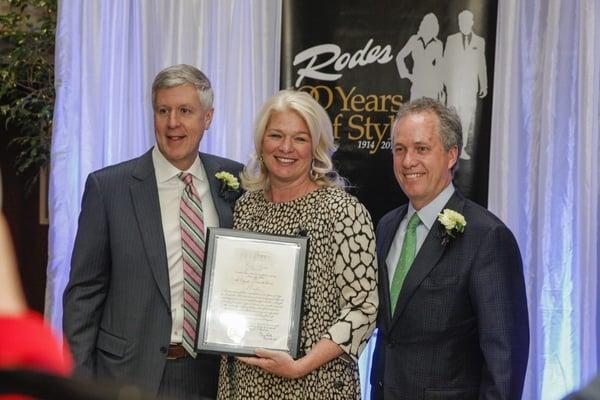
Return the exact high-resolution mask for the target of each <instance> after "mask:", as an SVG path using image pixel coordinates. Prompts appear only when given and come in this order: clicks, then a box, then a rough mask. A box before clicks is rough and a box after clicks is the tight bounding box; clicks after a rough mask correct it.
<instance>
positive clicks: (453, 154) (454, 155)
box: [448, 145, 458, 170]
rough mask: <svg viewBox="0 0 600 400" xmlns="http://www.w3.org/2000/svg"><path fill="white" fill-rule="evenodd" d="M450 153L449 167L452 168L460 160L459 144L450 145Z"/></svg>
mask: <svg viewBox="0 0 600 400" xmlns="http://www.w3.org/2000/svg"><path fill="white" fill-rule="evenodd" d="M448 154H449V155H450V159H449V160H448V169H449V170H451V169H452V167H454V166H455V165H456V163H457V162H458V146H456V145H454V146H452V147H450V150H448Z"/></svg>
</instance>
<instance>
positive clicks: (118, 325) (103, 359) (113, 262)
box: [63, 151, 242, 393]
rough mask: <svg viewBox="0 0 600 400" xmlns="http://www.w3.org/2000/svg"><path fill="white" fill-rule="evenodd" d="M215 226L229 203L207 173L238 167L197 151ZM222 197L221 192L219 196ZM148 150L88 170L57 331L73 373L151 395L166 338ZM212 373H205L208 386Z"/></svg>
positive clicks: (165, 291) (228, 213) (167, 310)
mask: <svg viewBox="0 0 600 400" xmlns="http://www.w3.org/2000/svg"><path fill="white" fill-rule="evenodd" d="M200 159H201V161H202V164H203V166H204V168H205V171H206V175H207V177H208V180H209V185H210V191H211V195H212V199H213V201H214V204H215V207H216V209H217V213H218V215H219V224H220V226H221V227H231V226H232V217H233V212H232V207H233V203H234V201H235V199H234V198H226V197H225V196H223V193H221V192H220V182H219V181H218V180H217V179H216V178H215V176H214V175H215V173H216V172H218V171H221V170H224V171H228V172H231V173H232V174H234V175H238V174H239V172H240V171H241V169H242V165H241V164H240V163H237V162H235V161H231V160H227V159H225V158H221V157H217V156H213V155H209V154H204V153H200ZM226 194H229V193H227V192H226ZM170 296H171V295H170V286H169V273H168V267H167V256H166V249H165V240H164V235H163V230H162V223H161V213H160V203H159V197H158V189H157V184H156V177H155V173H154V165H153V163H152V151H148V152H147V153H145V154H144V155H142V156H141V157H139V158H136V159H133V160H129V161H126V162H123V163H121V164H118V165H114V166H110V167H107V168H104V169H101V170H99V171H96V172H93V173H92V174H90V175H89V176H88V179H87V181H86V185H85V192H84V194H83V200H82V207H81V214H80V216H79V228H78V231H77V237H76V240H75V246H74V250H73V256H72V260H71V273H70V279H69V283H68V285H67V288H66V290H65V293H64V298H63V306H64V314H63V328H64V333H65V336H66V338H67V340H68V343H69V346H70V348H71V351H72V352H73V357H74V359H75V364H76V370H77V371H78V372H79V373H83V374H87V375H91V376H94V377H99V378H105V379H113V380H125V381H127V382H131V383H135V384H137V385H140V386H141V387H143V388H144V389H145V390H148V391H149V392H150V393H156V392H157V390H158V387H159V385H160V382H161V377H162V374H163V370H164V367H165V363H166V353H167V348H168V346H169V342H170V338H171V322H172V319H171V305H170V304H171V297H170ZM214 365H215V370H214V371H207V374H210V375H212V379H214V381H216V379H217V375H218V370H217V368H218V364H217V362H216V360H215V363H214Z"/></svg>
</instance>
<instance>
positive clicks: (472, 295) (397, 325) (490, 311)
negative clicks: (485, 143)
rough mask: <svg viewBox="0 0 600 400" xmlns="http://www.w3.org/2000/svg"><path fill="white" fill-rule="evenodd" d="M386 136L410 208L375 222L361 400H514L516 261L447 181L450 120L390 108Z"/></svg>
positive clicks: (519, 348)
mask: <svg viewBox="0 0 600 400" xmlns="http://www.w3.org/2000/svg"><path fill="white" fill-rule="evenodd" d="M392 135H393V137H392V148H393V159H394V173H395V176H396V179H397V180H398V183H399V184H400V187H401V188H402V190H403V191H404V193H405V194H406V196H407V197H408V199H409V204H407V205H404V206H401V207H399V208H397V209H394V210H392V211H391V212H389V213H388V214H386V215H385V216H384V217H383V218H382V219H381V221H380V222H379V224H378V226H377V232H376V235H377V254H378V261H379V266H380V269H379V271H380V272H379V273H380V275H379V298H380V308H379V317H378V328H379V334H378V337H377V345H376V348H375V352H374V356H373V367H372V374H371V385H372V399H385V400H388V399H394V400H399V399H461V400H468V399H506V400H517V399H520V398H521V393H522V389H523V381H524V379H525V370H526V367H527V356H528V349H529V326H528V317H527V301H526V297H525V285H524V280H523V267H522V263H521V256H520V253H519V249H518V247H517V243H516V241H515V238H514V237H513V235H512V233H511V232H510V231H509V229H508V228H507V227H506V226H505V225H504V224H503V223H502V221H500V220H499V219H498V218H497V217H495V216H494V215H493V214H492V213H490V212H489V211H487V210H486V209H484V208H483V207H481V206H479V205H477V204H475V203H473V202H472V201H470V200H467V199H466V198H465V197H463V196H462V195H461V194H460V193H459V192H458V191H457V190H456V189H455V188H454V185H453V184H452V177H453V172H454V169H455V167H456V163H457V160H458V157H459V156H460V151H461V149H462V143H461V141H462V132H461V125H460V119H459V117H458V116H457V114H456V112H455V111H454V110H453V109H449V108H447V107H446V106H444V105H443V104H441V103H439V102H438V101H436V100H432V99H428V98H421V99H418V100H415V101H413V102H411V103H408V104H404V105H403V106H402V107H401V109H400V110H399V112H398V115H397V117H396V121H395V123H394V126H393V130H392ZM415 213H416V216H415V217H414V218H413V214H415ZM441 213H443V214H444V216H445V217H441V216H440V214H441ZM409 221H411V223H410V224H409ZM442 221H443V222H444V223H442ZM410 226H412V228H410ZM407 228H408V229H407ZM405 242H406V243H405ZM411 248H412V253H413V256H412V257H411V256H410V254H411V251H410V249H411ZM407 255H408V256H407ZM399 260H400V262H399ZM404 265H407V267H406V268H405V267H403V266H404ZM406 271H407V272H406ZM392 293H396V294H395V295H394V294H392Z"/></svg>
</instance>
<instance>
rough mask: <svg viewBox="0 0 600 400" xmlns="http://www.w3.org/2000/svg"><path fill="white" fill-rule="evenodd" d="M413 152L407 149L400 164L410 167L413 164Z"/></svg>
mask: <svg viewBox="0 0 600 400" xmlns="http://www.w3.org/2000/svg"><path fill="white" fill-rule="evenodd" d="M415 160H416V158H415V154H414V152H413V151H412V150H407V151H406V152H405V153H404V158H403V159H402V166H403V167H405V168H409V167H412V166H413V165H414V164H415Z"/></svg>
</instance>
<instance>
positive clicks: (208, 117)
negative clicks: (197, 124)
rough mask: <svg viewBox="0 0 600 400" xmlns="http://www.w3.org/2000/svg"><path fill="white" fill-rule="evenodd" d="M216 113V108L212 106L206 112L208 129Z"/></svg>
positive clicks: (205, 117) (205, 119)
mask: <svg viewBox="0 0 600 400" xmlns="http://www.w3.org/2000/svg"><path fill="white" fill-rule="evenodd" d="M214 113H215V109H214V108H211V109H210V110H208V111H207V112H206V115H205V116H204V124H205V125H206V129H208V128H210V124H211V123H212V120H213V115H214Z"/></svg>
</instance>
